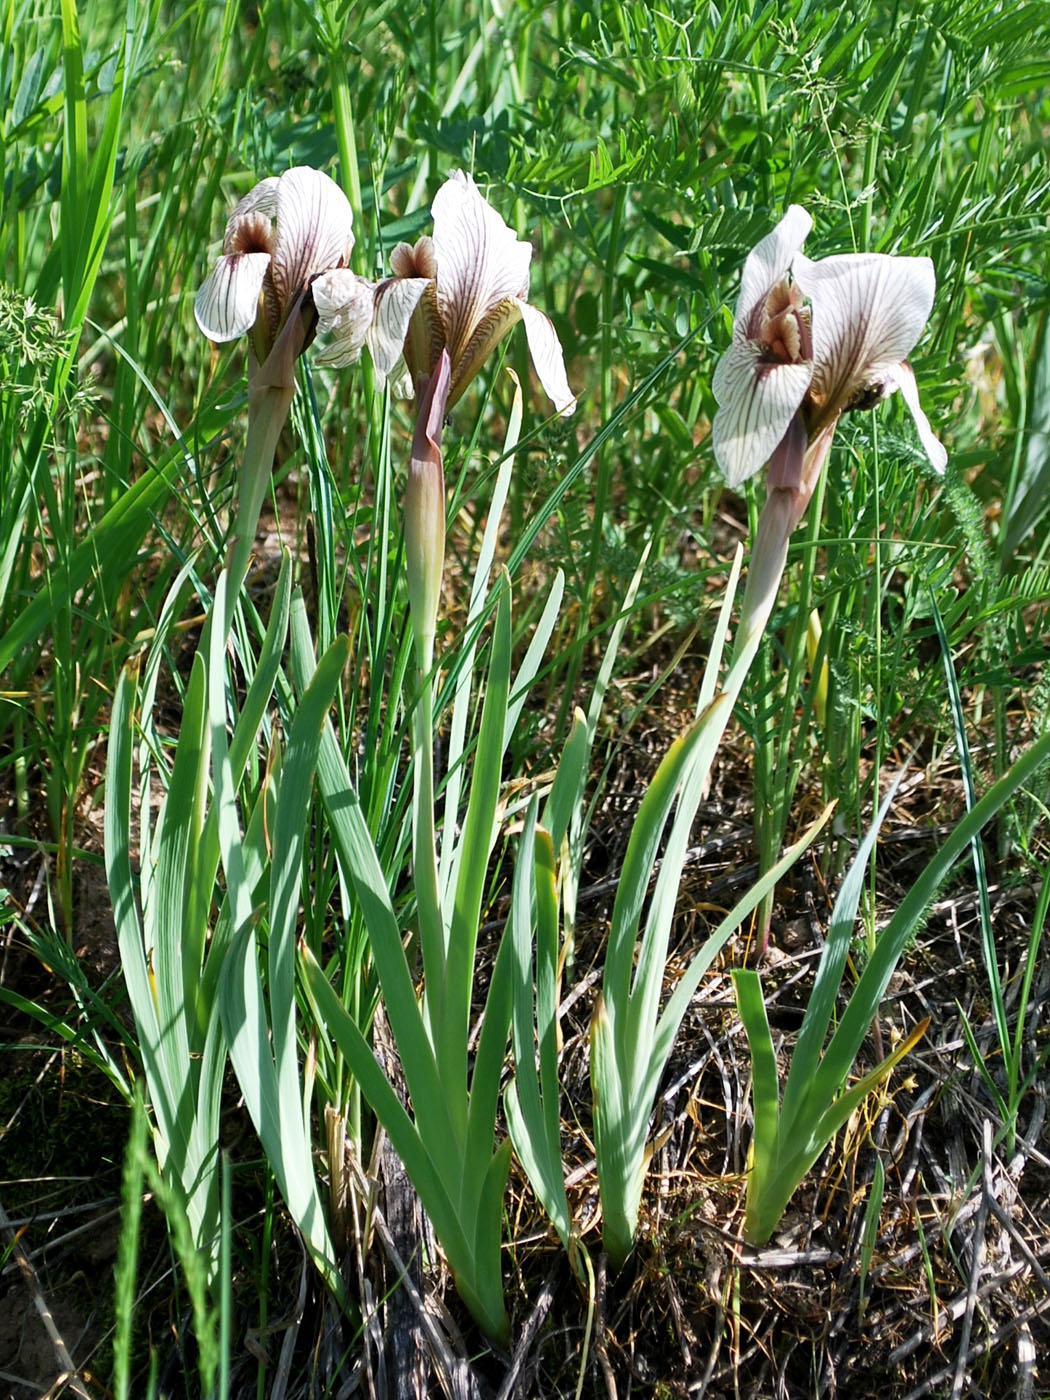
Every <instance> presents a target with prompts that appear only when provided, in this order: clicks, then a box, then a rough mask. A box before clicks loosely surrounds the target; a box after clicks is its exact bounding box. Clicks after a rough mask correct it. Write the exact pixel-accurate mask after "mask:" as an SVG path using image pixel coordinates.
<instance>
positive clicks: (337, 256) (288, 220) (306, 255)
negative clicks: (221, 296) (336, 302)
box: [271, 165, 354, 311]
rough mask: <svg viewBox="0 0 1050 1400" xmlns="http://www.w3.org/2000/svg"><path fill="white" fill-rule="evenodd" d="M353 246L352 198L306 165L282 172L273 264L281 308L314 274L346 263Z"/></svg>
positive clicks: (317, 171) (274, 280)
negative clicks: (350, 199)
mask: <svg viewBox="0 0 1050 1400" xmlns="http://www.w3.org/2000/svg"><path fill="white" fill-rule="evenodd" d="M353 246H354V233H353V212H352V211H351V208H350V201H349V200H348V199H347V197H346V195H345V194H344V193H343V191H342V190H341V189H340V188H339V186H338V185H337V184H336V183H335V181H334V180H331V179H329V177H328V176H327V175H325V174H323V173H322V172H321V171H320V170H313V169H311V167H310V166H308V165H300V166H295V167H293V168H292V169H291V170H286V171H285V173H284V174H283V175H282V176H281V177H280V180H279V181H278V185H277V245H276V247H275V248H274V252H273V264H272V267H271V276H272V277H273V283H274V287H275V288H276V289H277V295H278V298H279V300H280V304H281V308H282V311H283V310H287V308H288V306H289V305H290V303H291V298H292V297H293V296H294V295H295V293H296V292H299V291H303V290H304V289H305V288H306V287H308V286H309V285H310V282H311V279H312V278H314V277H316V276H317V275H318V273H321V272H325V271H328V270H329V269H330V268H336V267H344V266H345V265H346V263H347V262H348V261H349V259H350V253H351V250H352V249H353Z"/></svg>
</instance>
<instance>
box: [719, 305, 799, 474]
mask: <svg viewBox="0 0 1050 1400" xmlns="http://www.w3.org/2000/svg"><path fill="white" fill-rule="evenodd" d="M812 377H813V366H812V365H811V364H809V363H808V362H806V361H802V362H800V363H799V364H781V363H775V362H773V363H771V362H769V361H767V360H764V359H763V358H762V353H761V350H760V348H759V347H758V346H757V345H755V344H753V343H752V342H751V341H749V340H748V339H747V338H746V337H745V336H743V335H740V334H739V333H738V334H737V335H736V336H734V339H733V343H732V345H731V346H730V347H729V349H728V350H727V351H726V353H725V354H724V355H723V356H722V358H721V359H720V360H719V362H718V365H717V367H716V369H715V373H714V379H713V381H712V387H713V389H714V393H715V398H716V399H717V401H718V405H719V407H718V412H717V413H716V414H715V417H714V422H713V423H712V425H711V436H712V441H713V444H714V449H715V458H716V460H717V462H718V465H719V466H720V467H721V469H722V473H723V475H724V476H725V479H726V481H727V482H728V484H729V485H730V486H732V487H737V486H739V485H740V484H741V483H742V482H744V481H746V480H747V479H748V477H749V476H754V474H755V472H757V471H760V470H761V469H762V467H764V466H765V464H766V463H767V462H768V461H769V459H770V457H772V455H773V452H774V450H775V449H776V447H777V446H778V444H779V443H780V441H781V439H782V438H783V437H784V434H785V433H786V432H787V430H788V426H789V424H790V423H791V420H792V418H793V417H794V416H795V414H796V412H797V411H798V409H799V407H800V405H801V403H802V400H803V399H804V398H805V397H806V391H807V390H808V388H809V385H810V381H811V379H812Z"/></svg>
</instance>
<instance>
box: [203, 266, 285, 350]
mask: <svg viewBox="0 0 1050 1400" xmlns="http://www.w3.org/2000/svg"><path fill="white" fill-rule="evenodd" d="M269 265H270V254H269V253H239V254H233V255H230V256H227V257H222V258H220V259H219V261H218V262H217V263H216V265H215V267H214V268H212V271H211V273H210V274H209V276H208V278H207V280H206V281H205V283H204V285H203V286H202V287H201V289H200V291H199V292H198V293H197V296H196V299H195V301H194V303H193V314H194V316H195V317H196V319H197V325H198V326H200V328H201V330H202V331H203V332H204V334H205V335H206V336H207V337H208V339H209V340H215V341H219V342H222V341H226V340H236V339H237V337H238V336H241V335H245V334H247V332H248V331H250V330H251V328H252V326H254V325H255V318H256V315H257V314H258V310H259V293H260V291H261V290H262V284H263V278H264V277H265V276H266V269H267V268H268V267H269Z"/></svg>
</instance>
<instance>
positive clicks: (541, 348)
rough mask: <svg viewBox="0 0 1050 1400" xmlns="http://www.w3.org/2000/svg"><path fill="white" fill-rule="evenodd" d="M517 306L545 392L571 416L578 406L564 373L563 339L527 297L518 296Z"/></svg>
mask: <svg viewBox="0 0 1050 1400" xmlns="http://www.w3.org/2000/svg"><path fill="white" fill-rule="evenodd" d="M518 310H519V311H520V312H521V319H522V320H523V321H524V322H525V336H526V339H527V340H528V342H529V354H530V355H531V356H532V365H533V368H534V369H535V371H536V377H537V378H538V379H539V381H540V383H541V384H542V385H543V388H544V392H545V393H546V395H547V397H548V398H549V399H550V401H551V403H552V404H553V405H554V407H555V408H556V409H557V410H558V412H559V413H560V414H561V415H562V416H563V417H568V415H569V414H570V413H572V412H573V411H574V410H575V408H576V396H575V394H574V393H573V392H572V390H571V389H570V388H569V381H568V379H567V378H566V375H565V357H564V355H563V354H562V348H561V341H560V340H559V339H558V332H557V331H556V330H555V329H554V326H553V324H552V323H551V320H550V317H548V316H545V315H544V314H543V312H542V311H539V310H537V308H536V307H535V306H530V305H529V304H528V302H527V301H521V300H520V299H519V300H518Z"/></svg>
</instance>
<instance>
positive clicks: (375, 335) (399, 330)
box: [368, 277, 434, 384]
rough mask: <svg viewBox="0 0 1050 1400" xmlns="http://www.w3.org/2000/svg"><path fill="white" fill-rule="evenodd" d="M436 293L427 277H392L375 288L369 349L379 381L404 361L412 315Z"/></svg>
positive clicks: (381, 382) (384, 378) (383, 380)
mask: <svg viewBox="0 0 1050 1400" xmlns="http://www.w3.org/2000/svg"><path fill="white" fill-rule="evenodd" d="M433 293H434V284H433V282H431V281H430V280H429V278H426V277H390V278H388V279H387V280H386V281H385V282H380V284H379V286H378V287H377V288H376V296H375V314H374V316H373V317H372V324H371V327H370V328H369V332H368V349H369V352H370V354H371V356H372V363H373V364H374V365H375V370H376V379H377V381H378V382H379V383H380V384H384V383H385V382H386V380H387V379H388V378H390V376H391V375H393V374H394V371H395V370H396V369H397V367H398V365H399V364H402V363H403V355H404V350H405V341H406V339H407V337H408V334H409V326H410V325H411V324H412V320H413V314H414V312H415V310H416V308H417V307H418V306H420V305H421V304H422V303H423V302H424V301H425V300H426V298H427V297H428V296H429V297H433Z"/></svg>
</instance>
